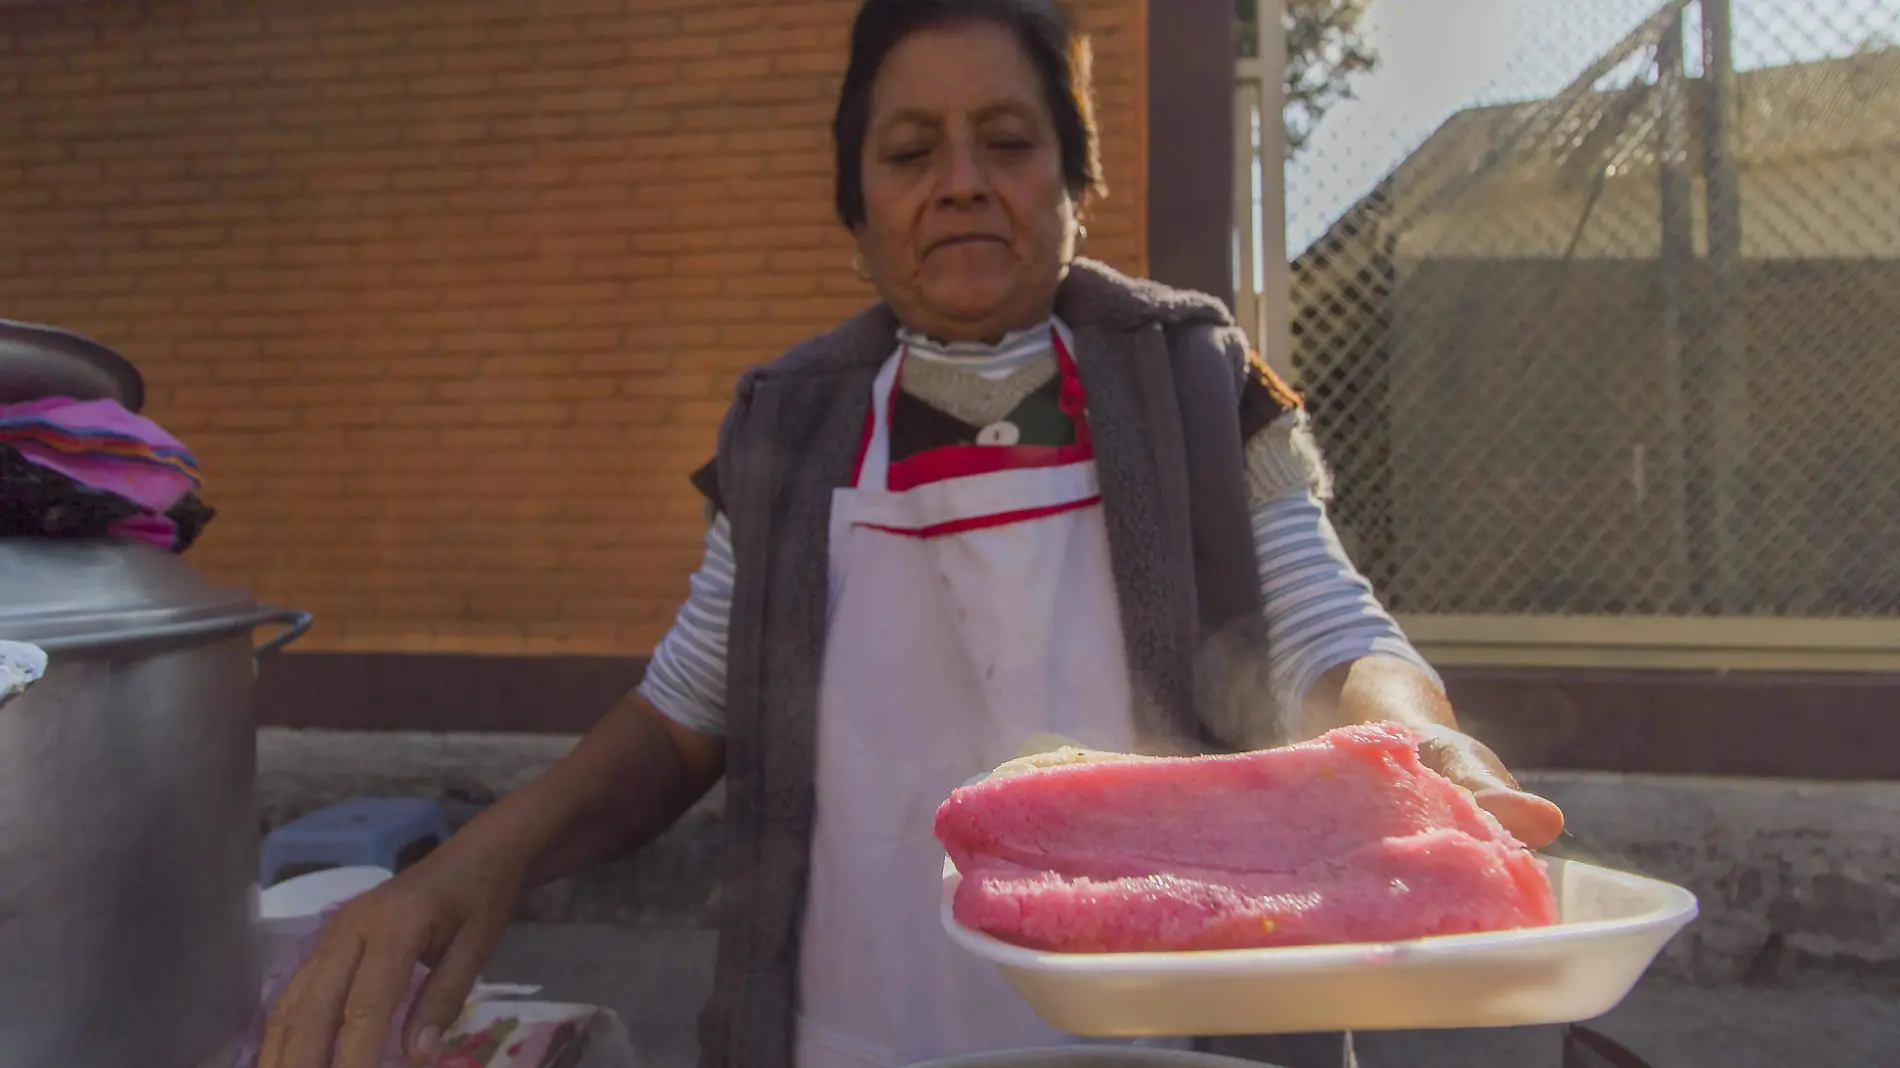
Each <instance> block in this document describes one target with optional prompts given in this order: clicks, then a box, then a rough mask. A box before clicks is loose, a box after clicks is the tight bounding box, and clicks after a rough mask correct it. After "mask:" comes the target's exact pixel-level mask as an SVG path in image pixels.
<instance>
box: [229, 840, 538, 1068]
mask: <svg viewBox="0 0 1900 1068" xmlns="http://www.w3.org/2000/svg"><path fill="white" fill-rule="evenodd" d="M479 829H480V828H479V827H477V826H471V827H470V828H468V831H479ZM468 831H464V832H463V833H462V834H458V835H456V836H455V837H454V838H452V839H450V840H449V841H448V842H446V843H444V844H443V845H442V846H441V847H440V848H438V849H437V850H436V851H435V852H433V853H431V854H430V855H429V856H428V857H426V858H424V859H423V860H422V861H420V862H418V863H417V864H416V865H415V866H414V867H412V868H410V869H409V870H407V871H405V872H403V873H402V874H401V875H398V876H397V877H395V878H394V879H391V880H389V881H388V882H386V883H383V884H382V885H381V886H378V887H376V888H375V889H373V890H371V891H369V892H368V893H366V894H364V895H363V896H361V897H359V898H356V899H355V900H353V901H350V902H348V903H347V904H345V905H344V906H343V907H342V908H341V909H339V910H338V911H337V913H336V915H334V916H333V917H331V919H330V922H329V923H328V925H326V926H325V928H324V932H323V935H322V936H321V938H320V939H319V941H318V944H317V948H316V951H315V952H314V953H313V954H312V955H311V957H310V959H309V960H308V961H306V962H305V963H304V965H303V966H302V967H301V968H300V969H298V971H297V973H296V975H295V976H293V977H292V978H291V981H290V983H289V985H288V986H286V987H285V989H284V993H283V995H282V996H281V997H280V998H279V999H278V1001H277V1004H276V1005H275V1006H274V1007H273V1008H272V1010H271V1014H270V1021H269V1024H268V1025H267V1027H266V1029H265V1032H264V1043H263V1051H262V1054H261V1056H260V1057H259V1060H258V1068H378V1066H379V1064H380V1063H381V1061H382V1054H383V1050H384V1049H385V1048H386V1046H387V1044H388V1041H389V1035H390V1029H391V1028H392V1027H394V1026H401V1027H402V1028H403V1043H402V1045H403V1050H404V1052H405V1053H407V1054H408V1056H409V1058H410V1060H411V1061H412V1062H413V1063H417V1064H428V1063H431V1061H432V1059H433V1058H434V1057H435V1055H436V1053H437V1052H438V1050H439V1048H440V1046H441V1041H442V1034H443V1032H445V1031H446V1030H447V1029H448V1028H449V1026H450V1025H452V1024H453V1023H454V1022H455V1020H456V1018H457V1017H458V1016H459V1015H460V1014H461V1011H462V1006H463V1004H464V1002H466V1001H467V999H468V995H469V992H470V991H471V990H472V989H473V988H474V985H475V980H476V977H477V976H478V975H479V974H480V972H481V968H482V965H483V964H485V963H486V962H487V960H488V958H489V956H490V955H491V954H492V953H493V952H494V949H495V944H496V943H497V942H498V941H500V939H501V935H502V931H503V930H504V929H506V927H507V926H508V920H509V917H510V916H511V915H512V913H513V911H514V907H515V902H516V901H517V900H518V899H519V898H520V896H521V889H522V884H523V881H524V876H525V865H524V864H523V863H520V862H517V861H510V860H508V859H506V858H505V857H504V856H501V855H498V854H505V853H507V852H509V851H508V850H504V849H498V848H496V847H494V846H491V845H486V844H485V843H483V842H482V841H481V840H480V839H479V838H472V837H471V836H470V835H469V834H468ZM417 964H422V965H423V966H425V967H428V968H429V969H430V972H429V976H428V979H427V980H426V981H425V982H424V984H423V986H422V989H421V990H420V991H419V992H418V994H417V995H416V1000H415V1005H414V1007H413V1008H412V1009H411V1010H410V1012H409V1018H408V1019H407V1020H400V1021H399V1020H396V1019H395V1018H394V1017H395V1014H396V1011H397V1009H398V1008H400V1007H401V1005H402V1001H403V998H404V996H405V995H407V994H408V992H409V986H410V981H411V979H412V978H413V977H414V975H415V969H416V965H417Z"/></svg>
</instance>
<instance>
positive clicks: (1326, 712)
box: [1300, 656, 1458, 738]
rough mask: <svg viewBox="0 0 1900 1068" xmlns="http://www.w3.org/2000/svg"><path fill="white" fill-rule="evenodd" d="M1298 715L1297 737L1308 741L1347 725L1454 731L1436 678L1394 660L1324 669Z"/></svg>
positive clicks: (1376, 658)
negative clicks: (1387, 724)
mask: <svg viewBox="0 0 1900 1068" xmlns="http://www.w3.org/2000/svg"><path fill="white" fill-rule="evenodd" d="M1302 711H1303V716H1304V722H1303V723H1302V724H1301V728H1302V729H1301V731H1300V733H1301V735H1302V736H1303V737H1308V738H1310V737H1313V736H1315V735H1318V734H1323V733H1325V732H1326V731H1328V730H1331V729H1332V728H1334V727H1343V726H1345V725H1347V724H1349V723H1378V722H1390V723H1403V724H1406V725H1408V726H1414V727H1432V726H1437V727H1449V728H1451V729H1453V730H1456V729H1458V717H1457V715H1456V714H1455V713H1453V712H1452V708H1451V701H1449V700H1448V699H1447V698H1446V697H1445V693H1444V691H1443V690H1441V689H1439V687H1438V680H1437V679H1435V678H1434V677H1432V676H1431V675H1430V674H1428V673H1426V672H1425V671H1423V670H1421V669H1420V668H1419V667H1418V665H1416V664H1414V663H1412V662H1411V661H1409V660H1405V659H1401V658H1399V657H1395V656H1366V657H1361V658H1359V659H1357V660H1354V661H1351V662H1349V663H1345V664H1340V665H1338V666H1337V667H1334V668H1332V669H1330V670H1328V671H1326V672H1325V673H1324V674H1322V675H1320V677H1319V681H1318V682H1316V683H1314V684H1313V686H1312V688H1311V689H1309V690H1308V691H1307V694H1306V701H1305V704H1304V707H1303V709H1302Z"/></svg>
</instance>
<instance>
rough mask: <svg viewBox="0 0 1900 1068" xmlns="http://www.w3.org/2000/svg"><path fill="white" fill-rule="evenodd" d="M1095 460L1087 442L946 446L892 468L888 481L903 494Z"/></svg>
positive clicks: (927, 450) (892, 489) (897, 491)
mask: <svg viewBox="0 0 1900 1068" xmlns="http://www.w3.org/2000/svg"><path fill="white" fill-rule="evenodd" d="M1093 459H1095V449H1094V448H1093V447H1092V446H1090V445H1088V444H1086V443H1084V442H1077V443H1076V444H1074V445H945V446H943V447H941V448H936V449H926V450H925V451H923V452H920V453H918V454H917V455H915V456H913V457H911V458H910V459H908V460H899V461H897V462H896V463H894V464H892V465H891V467H890V474H888V475H887V476H885V481H886V482H887V483H888V484H889V489H890V491H891V492H892V493H902V492H904V491H906V490H914V489H916V488H917V487H919V486H926V485H929V484H930V483H932V482H945V481H948V480H950V479H953V478H967V477H968V476H970V475H990V474H995V473H996V472H998V471H1026V470H1033V469H1035V468H1040V467H1064V466H1067V465H1069V464H1079V463H1083V462H1085V461H1088V460H1093Z"/></svg>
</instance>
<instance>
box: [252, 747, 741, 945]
mask: <svg viewBox="0 0 1900 1068" xmlns="http://www.w3.org/2000/svg"><path fill="white" fill-rule="evenodd" d="M575 741H576V739H575V738H573V737H569V736H565V735H538V734H422V733H391V732H383V731H376V732H367V731H365V732H359V731H321V730H309V731H306V730H291V729H287V728H276V727H266V728H263V729H260V730H259V731H258V733H257V764H258V768H257V778H258V808H259V811H260V813H261V814H262V818H263V820H264V825H265V827H266V828H270V827H275V826H277V825H278V824H281V823H284V822H286V821H288V820H291V819H295V818H296V817H298V816H300V815H302V814H304V813H306V812H310V811H313V810H315V809H319V808H322V807H323V806H325V805H329V804H332V803H334V802H337V801H341V800H343V799H345V798H349V797H359V796H379V797H426V798H431V799H433V800H436V801H438V802H440V803H441V805H442V807H443V810H444V811H445V812H447V813H448V815H449V822H450V823H451V824H452V825H454V826H455V827H457V828H460V826H461V825H462V824H464V823H466V822H467V821H468V820H469V819H471V818H473V817H474V815H475V814H476V813H477V812H479V811H480V810H481V808H482V807H484V806H485V805H487V804H490V803H492V802H493V801H494V800H495V799H496V798H499V797H501V796H502V795H504V794H506V793H508V792H509V791H510V790H513V789H515V788H517V787H519V786H521V785H522V784H524V783H526V782H527V781H528V780H530V779H532V778H534V777H535V776H536V775H538V774H540V773H541V772H542V771H544V770H546V769H547V768H548V766H549V765H551V764H553V763H554V762H555V761H557V760H559V759H560V758H561V757H562V756H563V755H564V754H565V753H566V752H567V751H568V750H569V749H570V748H572V747H573V745H574V742H575ZM724 795H725V790H724V787H723V785H722V786H716V787H714V788H713V791H712V793H710V794H708V795H707V797H706V799H705V800H704V801H702V802H700V804H699V805H697V806H695V807H694V808H693V810H692V811H690V812H688V813H687V814H686V816H685V817H683V818H682V819H681V820H680V822H679V823H678V824H676V825H675V826H674V827H673V829H672V830H671V831H668V832H667V833H666V834H664V835H662V836H660V837H659V838H658V839H656V840H655V841H654V842H653V843H651V844H650V845H648V846H647V848H645V849H643V850H641V851H640V852H639V853H637V854H635V855H633V856H630V857H627V858H625V859H622V860H619V861H616V862H614V863H612V864H609V865H605V866H604V867H601V868H599V869H596V870H595V871H592V872H589V873H588V874H586V875H584V876H581V877H579V878H576V879H568V880H563V881H562V882H559V883H555V884H553V885H551V886H546V887H542V888H540V889H538V890H536V891H534V892H533V893H531V894H529V895H528V896H527V899H526V900H524V901H523V902H522V907H521V910H520V914H519V917H518V918H519V919H521V920H523V921H534V922H543V923H553V922H571V923H619V924H655V925H662V926H669V927H710V926H713V915H714V913H713V903H714V901H715V900H716V894H717V890H718V878H717V872H718V870H719V856H718V846H719V830H718V827H719V817H720V813H721V812H722V811H723V809H724V805H725V799H724Z"/></svg>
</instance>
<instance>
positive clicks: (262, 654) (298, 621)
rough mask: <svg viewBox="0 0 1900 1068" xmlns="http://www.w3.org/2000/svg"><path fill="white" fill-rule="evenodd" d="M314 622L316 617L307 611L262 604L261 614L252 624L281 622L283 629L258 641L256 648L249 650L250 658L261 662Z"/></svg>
mask: <svg viewBox="0 0 1900 1068" xmlns="http://www.w3.org/2000/svg"><path fill="white" fill-rule="evenodd" d="M314 622H316V617H315V616H313V615H311V614H310V613H309V612H303V611H299V610H298V609H295V608H278V607H277V606H275V605H266V606H264V609H263V614H262V615H261V616H259V617H258V620H257V623H256V624H254V625H256V626H262V625H264V624H266V623H282V624H284V629H283V630H280V631H278V632H277V633H276V634H273V635H271V636H270V637H268V638H266V639H264V640H263V641H261V642H259V643H258V644H257V648H256V649H254V650H252V651H251V659H253V660H255V661H256V662H257V663H259V664H262V663H263V662H264V661H265V660H268V659H269V658H270V657H271V655H272V654H274V653H279V652H282V651H283V649H284V646H286V645H289V644H290V643H291V642H294V641H296V640H297V639H298V638H301V637H303V636H304V632H306V631H308V630H309V629H310V624H312V623H314Z"/></svg>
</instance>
